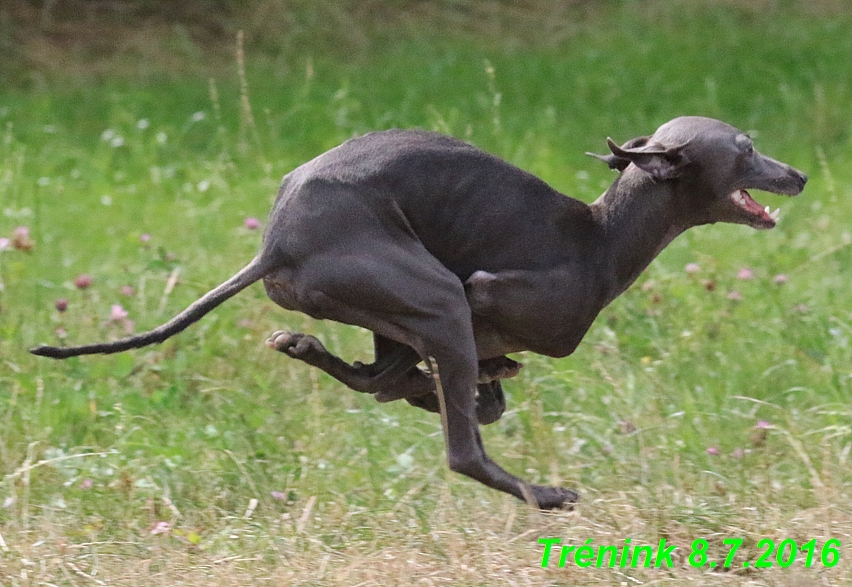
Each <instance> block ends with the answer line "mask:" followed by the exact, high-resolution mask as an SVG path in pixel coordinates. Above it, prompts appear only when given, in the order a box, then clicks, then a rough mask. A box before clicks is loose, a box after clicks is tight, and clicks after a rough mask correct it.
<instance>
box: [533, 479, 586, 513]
mask: <svg viewBox="0 0 852 587" xmlns="http://www.w3.org/2000/svg"><path fill="white" fill-rule="evenodd" d="M530 490H531V491H532V495H533V497H534V498H535V500H536V502H537V503H538V507H539V508H540V509H543V510H555V509H559V508H566V509H569V510H570V509H573V504H575V503H576V502H577V501H578V500H579V499H580V494H579V493H577V492H576V491H572V490H570V489H565V488H564V487H552V486H550V485H530Z"/></svg>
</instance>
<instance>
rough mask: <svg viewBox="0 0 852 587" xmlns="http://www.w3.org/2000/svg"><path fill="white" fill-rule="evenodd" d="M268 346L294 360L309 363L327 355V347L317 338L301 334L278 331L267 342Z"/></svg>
mask: <svg viewBox="0 0 852 587" xmlns="http://www.w3.org/2000/svg"><path fill="white" fill-rule="evenodd" d="M266 346H268V347H269V348H271V349H274V350H276V351H278V352H280V353H284V354H285V355H288V356H290V357H293V358H294V359H301V360H303V361H306V362H308V363H310V362H311V360H312V359H317V358H318V356H319V355H324V354H326V352H327V351H326V350H325V347H324V346H322V343H321V342H320V341H319V340H317V338H315V337H313V336H310V335H308V334H302V333H301V332H288V331H286V330H278V331H276V332H274V333H273V334H272V336H270V337H269V339H267V341H266Z"/></svg>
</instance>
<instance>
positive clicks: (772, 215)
mask: <svg viewBox="0 0 852 587" xmlns="http://www.w3.org/2000/svg"><path fill="white" fill-rule="evenodd" d="M780 215H781V208H777V209H776V210H774V211H773V212H771V213H770V214H769V217H770V218H772V220H775V221H776V222H777V221H778V218H779V217H780Z"/></svg>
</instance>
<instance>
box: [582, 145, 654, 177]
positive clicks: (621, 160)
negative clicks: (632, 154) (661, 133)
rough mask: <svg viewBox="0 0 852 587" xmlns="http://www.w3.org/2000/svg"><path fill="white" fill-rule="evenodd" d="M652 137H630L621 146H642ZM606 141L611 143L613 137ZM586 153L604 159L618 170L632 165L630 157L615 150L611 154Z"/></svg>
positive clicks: (635, 147)
mask: <svg viewBox="0 0 852 587" xmlns="http://www.w3.org/2000/svg"><path fill="white" fill-rule="evenodd" d="M650 138H651V137H636V138H635V139H630V140H629V141H627V142H626V143H624V144H623V145H622V146H621V148H622V149H638V148H640V147H643V146H645V144H646V143H647V142H648V140H649V139H650ZM606 142H607V144H608V145H611V144H612V139H610V138H607V140H606ZM610 150H612V148H611V147H610ZM586 155H588V156H589V157H594V158H595V159H599V160H601V161H603V162H604V163H606V164H607V165H608V166H609V168H610V169H616V170H618V171H624V170H625V169H626V168H627V166H628V165H630V159H629V158H627V157H619V156H618V155H616V154H615V152H613V153H611V154H609V155H598V154H597V153H589V152H587V153H586Z"/></svg>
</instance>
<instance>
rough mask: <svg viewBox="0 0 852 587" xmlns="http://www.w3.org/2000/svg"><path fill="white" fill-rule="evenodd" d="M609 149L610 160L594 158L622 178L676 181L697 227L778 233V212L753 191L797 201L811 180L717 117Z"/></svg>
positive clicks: (678, 122) (691, 120)
mask: <svg viewBox="0 0 852 587" xmlns="http://www.w3.org/2000/svg"><path fill="white" fill-rule="evenodd" d="M607 144H608V145H609V149H610V151H611V154H610V155H595V154H592V153H589V154H590V155H592V156H593V157H596V158H598V159H600V160H602V161H604V162H605V163H606V164H607V165H609V167H610V168H612V169H617V170H618V171H620V172H621V173H624V174H634V173H635V174H647V175H649V176H650V178H651V179H652V180H653V181H654V182H657V183H659V182H672V187H673V189H674V193H675V198H676V200H675V202H674V203H675V205H677V206H678V211H679V214H681V215H683V216H684V220H685V221H687V222H688V224H690V225H693V226H694V225H698V224H710V223H713V222H731V223H735V224H747V225H749V226H751V227H753V228H772V227H774V226H775V221H776V220H777V219H778V211H777V210H776V211H775V212H770V211H769V206H767V207H765V208H764V207H762V206H761V205H760V204H758V203H757V202H755V200H754V199H753V198H752V197H751V194H750V193H749V192H748V190H751V189H756V190H763V191H767V192H772V193H774V194H783V195H788V196H795V195H798V194H799V193H800V192H801V191H802V189H804V187H805V183H806V182H807V180H808V178H807V176H806V175H805V174H804V173H802V172H801V171H799V170H797V169H795V168H793V167H790V166H789V165H787V164H785V163H781V162H780V161H776V160H774V159H771V158H770V157H767V156H766V155H763V154H762V153H760V152H758V151H757V150H756V149H755V148H754V145H753V143H752V139H751V137H749V136H748V135H747V134H745V133H743V132H741V131H739V130H737V129H736V128H734V127H733V126H731V125H729V124H725V123H724V122H720V121H718V120H714V119H712V118H703V117H699V116H684V117H681V118H675V119H674V120H672V121H670V122H667V123H666V124H664V125H663V126H661V127H660V128H658V129H657V131H656V132H655V133H654V134H653V135H652V136H650V137H638V138H635V139H632V140H630V141H627V142H626V143H624V144H623V145H621V146H618V145H616V144H615V143H614V142H613V141H612V139H607Z"/></svg>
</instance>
